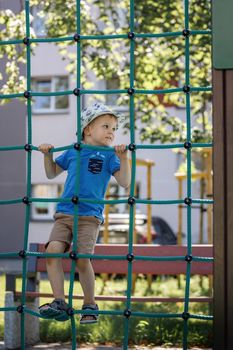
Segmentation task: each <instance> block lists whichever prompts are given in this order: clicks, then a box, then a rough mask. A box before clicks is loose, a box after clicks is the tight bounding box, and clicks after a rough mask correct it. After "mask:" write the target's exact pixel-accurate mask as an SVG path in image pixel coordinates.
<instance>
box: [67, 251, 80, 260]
mask: <svg viewBox="0 0 233 350" xmlns="http://www.w3.org/2000/svg"><path fill="white" fill-rule="evenodd" d="M69 255H70V259H72V260H77V259H78V258H77V253H76V252H74V251H72V252H70V254H69Z"/></svg>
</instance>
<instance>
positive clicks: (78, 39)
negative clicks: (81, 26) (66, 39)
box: [73, 33, 81, 42]
mask: <svg viewBox="0 0 233 350" xmlns="http://www.w3.org/2000/svg"><path fill="white" fill-rule="evenodd" d="M80 37H81V36H80V34H78V33H75V34H74V36H73V38H74V41H76V42H78V41H80Z"/></svg>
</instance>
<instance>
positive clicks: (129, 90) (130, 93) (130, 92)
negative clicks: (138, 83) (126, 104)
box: [127, 88, 134, 96]
mask: <svg viewBox="0 0 233 350" xmlns="http://www.w3.org/2000/svg"><path fill="white" fill-rule="evenodd" d="M127 93H128V95H131V96H132V95H133V94H134V88H128V90H127Z"/></svg>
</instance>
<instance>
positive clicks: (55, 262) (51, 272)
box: [46, 241, 66, 300]
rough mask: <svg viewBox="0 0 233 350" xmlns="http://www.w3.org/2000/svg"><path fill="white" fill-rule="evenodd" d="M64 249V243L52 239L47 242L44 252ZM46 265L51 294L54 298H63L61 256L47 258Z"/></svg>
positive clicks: (62, 251)
mask: <svg viewBox="0 0 233 350" xmlns="http://www.w3.org/2000/svg"><path fill="white" fill-rule="evenodd" d="M65 249H66V243H64V242H58V241H52V242H50V243H49V245H48V247H47V249H46V253H58V254H60V253H64V251H65ZM46 266H47V272H48V278H49V281H50V284H51V288H52V291H53V295H54V298H55V299H64V300H65V293H64V272H63V267H62V259H61V258H47V259H46Z"/></svg>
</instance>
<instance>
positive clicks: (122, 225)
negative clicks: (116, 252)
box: [97, 213, 155, 244]
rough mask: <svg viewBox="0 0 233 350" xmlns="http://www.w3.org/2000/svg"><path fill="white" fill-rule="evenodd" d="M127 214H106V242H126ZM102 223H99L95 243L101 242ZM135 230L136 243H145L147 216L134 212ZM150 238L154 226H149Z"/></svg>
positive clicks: (127, 236)
mask: <svg viewBox="0 0 233 350" xmlns="http://www.w3.org/2000/svg"><path fill="white" fill-rule="evenodd" d="M129 221H130V220H129V214H128V213H110V214H109V216H108V222H109V224H108V243H110V244H126V243H128V241H129ZM104 228H105V226H104V225H101V228H100V233H99V238H98V241H97V243H103V242H104V240H103V233H104ZM134 229H135V231H136V235H137V243H140V244H144V243H147V216H146V215H145V214H141V213H136V216H135V228H134ZM151 234H152V239H154V238H155V237H154V235H155V232H154V228H153V226H151Z"/></svg>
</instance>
